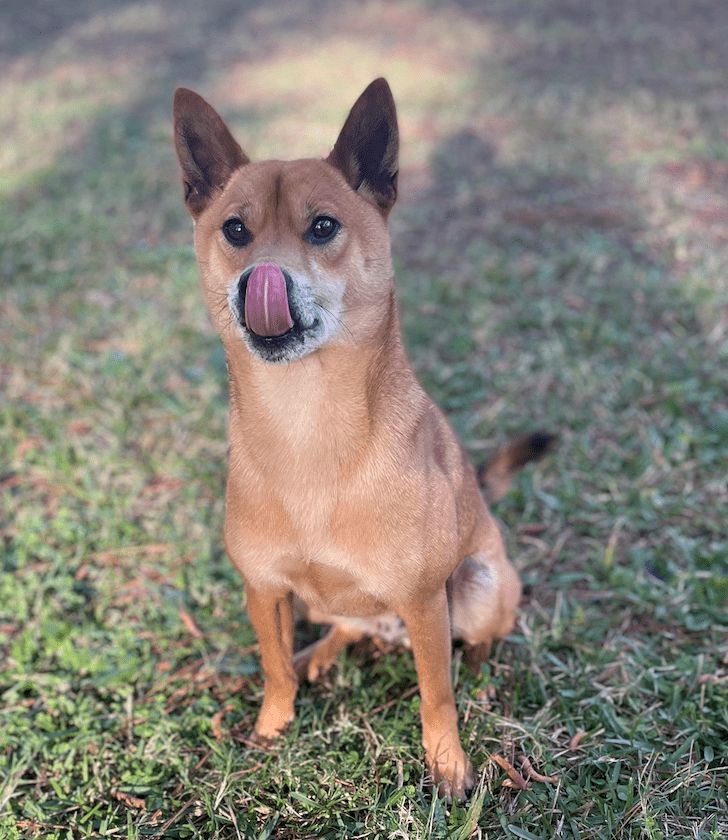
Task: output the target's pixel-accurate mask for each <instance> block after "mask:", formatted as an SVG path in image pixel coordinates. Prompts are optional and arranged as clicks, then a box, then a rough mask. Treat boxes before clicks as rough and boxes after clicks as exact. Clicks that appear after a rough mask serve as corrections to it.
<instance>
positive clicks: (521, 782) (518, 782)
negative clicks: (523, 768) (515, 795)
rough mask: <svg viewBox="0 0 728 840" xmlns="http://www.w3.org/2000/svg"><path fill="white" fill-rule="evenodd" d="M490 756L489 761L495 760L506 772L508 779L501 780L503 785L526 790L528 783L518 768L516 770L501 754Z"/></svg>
mask: <svg viewBox="0 0 728 840" xmlns="http://www.w3.org/2000/svg"><path fill="white" fill-rule="evenodd" d="M490 758H491V761H495V763H496V764H497V765H498V766H499V767H500V768H501V769H502V770H505V771H506V773H508V779H507V780H506V781H505V782H503V785H504V787H513V788H517V789H518V790H528V783H527V782H526V780H525V779H524V778H523V776H522V775H521V774H520V773H519V772H518V770H516V768H515V767H514V766H513V765H512V764H511V763H510V761H506V759H505V758H503V756H502V755H492V756H491V757H490Z"/></svg>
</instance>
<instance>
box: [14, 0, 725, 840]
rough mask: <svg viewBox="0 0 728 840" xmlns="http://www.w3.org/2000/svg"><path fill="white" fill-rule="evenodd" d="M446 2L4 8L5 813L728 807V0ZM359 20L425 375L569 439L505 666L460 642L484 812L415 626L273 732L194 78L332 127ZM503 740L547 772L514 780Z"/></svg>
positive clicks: (671, 812) (214, 93) (239, 113)
mask: <svg viewBox="0 0 728 840" xmlns="http://www.w3.org/2000/svg"><path fill="white" fill-rule="evenodd" d="M16 5H17V8H16ZM430 6H431V8H430V7H428V6H426V5H425V4H419V3H414V2H413V3H407V2H404V1H403V2H401V3H400V2H396V3H392V4H384V5H383V4H380V5H377V4H364V6H362V7H357V8H359V11H360V14H358V15H357V16H354V17H352V15H351V8H349V7H348V6H347V5H346V4H344V6H343V7H342V9H341V10H340V11H338V12H334V11H333V10H332V11H331V15H330V17H329V20H328V24H329V25H330V27H331V35H330V36H328V35H326V34H324V33H322V32H321V30H320V27H319V26H318V25H316V26H313V25H312V24H311V22H310V16H308V17H307V15H306V14H305V11H306V9H307V8H308V6H307V4H300V6H297V7H296V8H297V9H298V11H296V10H294V9H293V8H292V7H286V9H287V11H285V13H284V10H283V9H282V8H281V9H278V7H277V5H276V4H266V6H265V8H263V7H260V8H257V7H255V6H253V5H252V4H251V5H250V6H249V7H248V6H245V5H242V6H241V7H240V8H239V9H237V11H236V12H235V15H234V16H233V17H232V18H231V17H230V14H229V10H226V8H223V4H222V3H217V2H213V3H209V4H206V7H205V10H204V11H201V12H199V14H197V15H187V14H186V13H185V12H184V10H173V9H171V8H170V9H166V8H163V7H162V5H161V4H154V3H142V4H139V5H137V6H132V5H130V6H128V7H123V8H117V7H115V6H114V7H112V6H109V7H108V8H105V7H104V6H103V5H99V7H98V9H95V10H94V14H92V15H90V16H89V17H88V18H87V19H86V18H79V19H75V18H74V17H73V15H72V14H71V12H70V11H68V12H64V10H63V9H62V8H60V7H58V8H56V7H54V9H55V11H53V12H51V10H50V7H49V10H48V11H47V15H51V14H53V15H55V16H56V17H55V18H53V21H55V23H54V27H51V28H50V29H49V30H48V31H47V32H45V33H42V32H37V31H36V29H33V28H32V27H31V28H30V29H26V28H24V26H25V24H24V21H25V20H26V18H25V17H24V16H23V14H22V7H21V6H20V5H19V4H14V3H13V4H10V12H9V17H8V20H9V21H10V22H11V24H12V26H14V27H15V30H11V32H15V34H16V36H17V37H15V38H11V39H10V40H8V39H5V40H0V48H2V49H3V50H5V52H4V53H3V57H4V59H5V60H6V61H7V63H8V64H7V66H8V84H7V85H6V86H5V88H4V90H3V93H2V102H3V106H4V107H3V113H4V116H3V131H4V148H3V152H2V157H1V158H0V161H1V162H2V165H1V167H0V211H1V212H0V284H1V285H2V301H1V302H0V347H1V348H2V350H0V386H1V387H0V428H1V429H2V434H1V435H0V499H1V500H2V501H1V502H0V535H1V536H2V545H3V551H2V554H1V555H0V563H1V564H2V573H1V574H0V838H2V840H5V838H26V837H27V838H33V837H43V838H51V840H71V838H72V840H76V838H86V837H94V838H95V837H124V838H143V837H153V836H157V837H165V838H184V837H203V838H220V840H223V838H224V839H225V840H227V838H230V840H233V838H241V837H243V838H387V840H388V838H397V837H401V838H462V840H464V839H465V838H470V837H473V838H490V839H491V840H494V838H501V837H508V838H525V840H532V838H536V839H537V840H547V838H556V837H564V838H575V839H577V840H578V839H580V840H591V838H594V840H596V838H599V840H601V838H607V837H608V838H617V839H618V840H623V838H624V840H626V838H647V840H668V838H670V839H671V838H677V837H686V838H687V837H690V838H696V839H697V840H719V838H725V837H726V836H728V802H727V798H726V789H727V786H728V632H727V631H728V610H727V609H726V605H727V602H728V559H727V558H728V537H727V536H726V529H725V511H726V510H727V509H728V483H727V476H728V470H727V464H728V315H727V314H726V313H727V312H728V292H727V291H726V289H727V287H726V284H725V276H726V267H728V246H727V245H726V239H725V236H724V231H725V226H726V224H728V187H727V186H726V172H727V171H728V164H727V163H726V161H728V141H726V137H725V133H724V131H725V125H726V120H725V117H726V114H725V110H726V109H725V104H724V103H725V97H724V96H723V90H724V85H723V80H724V79H725V75H726V72H728V66H726V64H725V60H724V57H723V56H724V49H723V47H724V44H723V42H722V40H721V36H720V33H721V32H722V31H723V29H721V26H722V25H725V23H726V13H725V12H724V11H723V10H722V7H719V6H718V5H717V4H716V5H715V8H713V9H712V11H711V14H712V15H713V17H712V18H711V17H710V16H706V14H704V13H702V12H701V11H700V9H701V8H702V7H700V6H699V4H697V3H696V4H690V3H687V4H682V3H677V2H675V3H673V2H667V3H666V4H665V10H666V11H665V15H664V19H663V20H662V21H661V23H660V26H656V25H655V21H653V20H651V19H650V18H649V15H648V13H647V12H640V11H638V10H635V9H632V11H631V12H630V15H627V13H626V12H625V11H624V10H623V9H622V8H621V5H620V4H619V3H617V4H616V5H614V4H608V6H607V5H599V4H596V2H594V3H589V2H587V3H585V4H583V8H584V9H585V10H590V12H591V13H592V16H591V17H588V16H586V14H585V16H584V17H582V18H574V17H573V16H569V15H566V14H565V13H563V10H561V7H560V6H559V5H558V4H556V3H555V2H549V1H548V0H544V2H542V3H531V2H528V3H527V2H514V3H510V2H509V3H507V4H506V3H500V2H496V0H493V2H488V3H486V4H482V6H483V8H482V14H475V13H471V12H469V11H468V8H467V4H464V3H463V4H462V5H461V4H458V3H454V2H453V3H452V4H441V7H440V6H438V7H435V6H434V4H430ZM630 8H632V7H631V6H630ZM44 19H45V18H44ZM39 20H40V19H39ZM41 23H42V21H41ZM38 25H40V23H39V24H38ZM251 32H255V33H257V35H256V38H255V39H253V40H251V36H250V33H251ZM152 43H153V44H154V45H155V46H154V48H152V47H150V44H152ZM356 43H360V44H362V45H363V46H362V52H361V55H359V56H358V57H357V59H356V65H355V66H356V68H357V72H359V71H360V72H361V74H362V78H361V79H356V80H354V79H350V80H349V81H347V85H349V84H351V87H352V89H353V90H354V93H353V95H356V92H357V91H358V90H359V89H363V87H364V86H365V85H366V83H367V82H368V81H370V78H369V77H368V76H367V77H366V78H364V77H363V76H364V74H365V73H366V74H369V73H370V71H371V75H374V74H376V73H378V72H385V73H389V74H390V81H391V82H392V85H393V88H394V91H395V95H396V96H397V98H398V104H399V109H400V116H401V119H402V124H403V136H404V140H405V147H404V158H403V165H404V171H403V176H402V189H403V200H402V203H401V206H400V207H399V208H398V209H397V210H396V211H395V216H394V219H393V224H392V227H393V233H394V250H395V258H396V262H397V270H398V289H399V295H400V300H401V305H402V314H403V323H404V327H405V337H406V341H407V344H408V347H409V349H410V353H411V356H412V360H413V364H414V366H415V369H416V371H417V373H418V375H419V376H420V378H421V379H422V382H423V383H424V384H425V385H426V387H427V388H428V390H429V391H430V392H431V393H432V395H433V396H434V397H435V399H436V400H437V401H438V402H439V403H440V404H441V405H442V406H443V407H444V408H445V409H446V410H447V412H448V414H449V416H450V417H451V418H452V421H453V423H454V425H455V426H456V428H457V429H458V432H459V433H460V434H461V436H462V438H463V440H464V441H465V443H466V445H467V446H468V448H469V449H470V450H471V451H472V452H473V455H474V457H475V458H476V460H481V459H483V458H485V457H486V454H487V452H488V451H489V450H491V449H492V448H493V447H494V446H495V445H496V444H497V443H498V442H500V441H503V440H505V439H506V438H507V437H508V436H510V435H513V434H516V433H519V432H522V431H526V430H529V429H535V428H539V427H543V428H549V429H553V430H556V431H558V432H559V435H560V443H559V447H558V450H557V451H556V453H555V454H554V455H553V456H551V457H550V458H549V459H547V460H546V461H545V462H544V463H543V464H540V465H538V466H537V467H535V468H533V469H530V470H528V471H526V472H525V473H524V474H523V475H521V476H519V479H518V482H517V485H516V487H515V488H514V490H513V491H512V492H511V493H510V494H509V495H508V496H507V497H506V498H505V499H504V500H503V501H502V502H500V503H499V505H498V506H497V509H496V512H497V514H498V516H499V517H500V518H501V520H502V521H503V522H504V525H505V527H506V532H507V540H508V544H509V548H510V552H511V556H512V557H513V558H514V560H515V562H516V564H517V566H518V568H519V570H520V572H521V575H522V578H523V580H524V583H525V584H526V585H527V591H528V596H527V598H526V599H525V601H524V604H523V607H522V610H521V613H520V617H519V623H518V627H517V629H516V631H515V632H514V633H513V634H512V635H511V636H510V637H509V638H508V639H507V640H506V641H505V642H504V643H503V644H501V645H500V646H499V647H498V648H497V649H496V650H495V651H494V653H493V657H492V658H491V660H490V661H489V662H488V663H487V664H486V665H485V666H484V667H483V670H482V672H481V673H480V674H477V675H473V674H471V673H469V672H468V671H467V670H466V669H465V667H464V666H462V665H461V663H460V658H459V654H456V656H455V659H454V664H453V670H454V677H455V681H456V695H457V702H458V705H459V711H460V717H461V731H462V735H463V739H464V741H465V743H466V746H467V750H468V752H469V754H470V756H471V758H472V759H473V761H474V763H475V765H476V767H477V768H478V770H479V777H478V787H477V790H476V792H475V794H474V796H473V798H472V799H471V800H470V801H469V802H468V803H465V804H463V805H461V806H452V807H451V808H448V807H446V806H445V805H444V804H443V803H442V802H440V801H438V800H437V799H434V798H433V797H432V795H431V793H430V791H429V790H428V788H427V785H426V780H425V779H424V774H423V767H422V749H421V746H420V743H419V737H420V736H419V719H418V718H419V715H418V704H419V698H418V695H417V693H416V691H413V687H414V686H415V674H414V668H413V664H412V660H411V656H410V654H408V653H406V652H405V653H400V652H389V653H383V652H381V651H377V650H375V649H373V648H371V647H366V646H363V647H360V648H357V649H354V650H352V651H349V652H348V653H347V654H346V656H345V657H343V658H342V660H341V662H340V663H339V665H338V667H337V668H336V669H335V670H334V671H333V672H332V673H331V674H330V675H329V676H328V677H327V678H326V679H324V680H323V681H322V682H320V683H318V684H316V685H311V686H309V685H304V686H302V687H301V690H300V693H299V699H298V706H297V713H298V717H297V719H296V721H295V723H294V724H293V726H292V728H291V731H290V732H289V733H288V734H287V735H286V736H285V737H284V738H283V739H282V741H281V743H280V746H279V747H278V749H277V750H276V751H275V752H273V753H264V752H261V751H259V750H257V749H253V748H251V747H250V746H249V745H248V743H247V737H248V735H249V733H250V731H251V727H252V723H253V721H254V718H255V714H256V711H257V709H258V706H259V704H260V699H261V694H262V676H261V673H260V670H259V666H258V656H257V648H256V645H255V637H254V634H253V632H252V629H251V627H250V625H249V623H248V621H247V618H246V616H245V610H244V592H243V588H242V585H241V582H240V580H239V578H238V576H237V574H236V573H235V572H234V571H233V569H232V568H231V566H230V564H229V562H228V560H227V559H226V557H225V555H224V551H223V549H222V541H221V531H222V517H223V495H224V482H225V469H226V463H225V462H226V449H227V443H226V418H227V396H226V381H225V365H224V358H223V355H222V353H221V350H220V347H219V343H218V340H217V338H216V336H215V335H214V333H213V331H212V328H211V326H210V323H209V319H208V316H207V314H206V312H205V310H204V305H203V301H202V296H201V294H200V292H199V289H198V286H197V269H196V265H195V263H194V258H193V254H192V246H191V231H190V224H189V221H188V218H187V216H186V213H185V211H184V208H183V207H182V200H181V189H180V187H179V184H178V180H177V171H176V162H175V160H174V157H173V152H172V147H171V126H170V117H169V108H170V99H171V92H172V90H173V88H174V86H175V84H177V83H185V84H189V85H190V86H193V87H196V88H197V89H199V90H200V91H201V92H203V93H205V94H207V95H209V96H210V98H212V99H214V101H215V104H216V105H217V106H219V108H220V110H221V111H222V112H223V113H224V114H225V115H226V116H227V115H230V116H231V122H232V123H233V124H234V125H235V127H236V130H237V131H238V132H239V133H240V136H241V140H243V144H244V145H245V146H247V147H248V148H255V149H258V150H261V152H262V151H264V150H265V149H266V143H267V142H270V145H271V147H272V148H276V149H285V148H287V145H286V144H287V143H288V142H289V140H290V139H291V136H292V135H291V131H292V126H295V125H297V124H299V123H300V124H301V127H302V129H301V130H302V131H304V133H305V139H306V149H305V150H303V151H308V152H310V153H314V154H315V153H324V152H325V151H326V149H327V148H328V147H330V145H331V142H332V141H333V139H334V137H335V134H336V131H337V130H338V127H339V125H340V123H341V121H342V120H343V118H344V116H345V111H346V108H347V107H348V106H349V105H350V104H351V103H350V102H349V98H350V95H349V92H348V90H347V91H345V94H346V96H344V92H341V91H338V92H336V91H333V90H332V95H331V102H330V103H329V101H328V97H327V90H326V86H325V85H322V84H321V78H322V77H323V76H322V74H326V73H328V74H329V77H330V74H331V72H334V71H332V68H333V67H336V68H338V67H339V66H340V63H341V57H342V54H344V53H346V50H347V49H351V44H356ZM2 45H4V46H2ZM347 45H349V46H347ZM412 45H415V46H416V49H415V47H413V46H412ZM666 56H669V61H668V60H667V59H666V58H665V57H666ZM296 69H298V76H297V75H296ZM335 72H339V70H336V71H335ZM299 77H300V78H299ZM422 79H426V80H429V81H430V82H432V84H431V85H429V84H428V85H423V84H422V83H421V80H422ZM246 80H247V83H246ZM251 80H252V81H251ZM294 81H295V82H296V84H295V85H294ZM355 82H356V83H355ZM433 85H434V87H433ZM332 87H336V86H332ZM424 87H427V88H428V90H429V91H430V92H429V93H428V91H425V90H424V89H423V90H422V91H420V88H424ZM297 89H300V91H301V93H300V96H298V97H297V96H296V92H297ZM448 90H454V91H457V96H453V97H452V98H448V97H447V91H448ZM312 91H315V95H314V94H313V93H312ZM418 91H420V92H418ZM432 91H435V92H436V95H435V94H434V93H432ZM398 92H399V93H398ZM278 100H285V103H286V107H285V109H282V108H281V107H280V105H279V102H278ZM314 100H315V101H314ZM339 107H340V109H341V110H340V112H339V111H338V110H337V108H339ZM312 109H313V110H312ZM307 114H308V118H309V122H307ZM314 118H315V123H312V122H311V120H313V119H314ZM251 126H252V128H251ZM266 126H269V128H268V129H266ZM246 131H251V132H254V134H255V136H251V140H250V144H246V143H245V142H244V138H245V136H246V134H245V132H246ZM266 131H267V134H266ZM308 132H311V134H310V135H309V134H308ZM319 137H320V138H322V141H321V148H318V147H317V146H316V145H315V144H316V143H317V142H318V140H317V138H319ZM295 142H298V140H296V141H295ZM296 153H300V150H297V152H296ZM408 155H410V156H409V157H408ZM424 162H427V169H426V170H423V169H422V166H423V164H424ZM408 167H409V168H408ZM408 185H409V186H408ZM301 633H302V634H304V633H305V630H301ZM492 756H500V757H501V759H505V760H506V761H507V762H509V763H510V764H511V765H512V766H513V767H514V768H515V769H517V770H519V771H520V772H521V773H522V774H524V775H525V774H526V771H525V769H524V766H523V764H522V759H524V758H526V759H528V760H529V761H530V762H531V764H532V765H533V767H534V768H535V769H536V771H538V772H539V773H540V774H542V777H549V778H548V779H547V780H543V779H541V780H539V779H535V778H534V779H531V780H530V781H529V783H528V787H527V789H525V790H521V789H518V788H517V787H509V786H508V784H507V781H508V776H507V773H506V772H505V771H504V770H503V769H502V767H501V765H499V764H498V763H497V762H495V761H493V760H492ZM504 783H506V784H504Z"/></svg>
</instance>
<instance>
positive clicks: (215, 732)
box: [211, 705, 234, 741]
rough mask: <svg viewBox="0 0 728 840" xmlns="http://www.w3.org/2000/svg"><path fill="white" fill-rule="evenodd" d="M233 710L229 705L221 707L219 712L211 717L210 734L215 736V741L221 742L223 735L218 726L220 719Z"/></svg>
mask: <svg viewBox="0 0 728 840" xmlns="http://www.w3.org/2000/svg"><path fill="white" fill-rule="evenodd" d="M233 708H234V706H231V705H227V706H223V707H222V709H220V711H219V712H215V714H214V715H213V716H212V720H211V723H212V734H213V735H214V736H215V740H216V741H222V739H223V734H222V729H221V728H220V724H221V723H222V719H223V718H224V717H225V715H226V714H227V713H228V712H231V711H232V710H233Z"/></svg>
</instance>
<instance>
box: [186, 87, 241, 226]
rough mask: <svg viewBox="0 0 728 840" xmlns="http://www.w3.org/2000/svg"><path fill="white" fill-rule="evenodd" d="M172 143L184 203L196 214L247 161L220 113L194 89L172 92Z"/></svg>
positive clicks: (194, 216)
mask: <svg viewBox="0 0 728 840" xmlns="http://www.w3.org/2000/svg"><path fill="white" fill-rule="evenodd" d="M174 146H175V149H176V150H177V157H178V159H179V164H180V166H181V167H182V181H183V183H184V187H185V203H186V204H187V209H188V210H189V211H190V214H191V215H192V217H193V218H197V217H198V216H199V215H200V213H202V211H203V210H204V209H205V208H206V207H207V205H208V204H209V203H210V201H211V200H212V199H213V197H214V196H215V194H216V193H217V192H219V191H222V190H223V189H224V187H225V185H226V184H227V182H228V181H229V180H230V176H231V175H232V173H233V172H234V171H235V170H236V169H238V167H240V166H244V165H245V164H246V163H250V160H249V159H248V157H247V155H246V154H245V152H244V151H243V150H242V149H241V148H240V146H239V145H238V144H237V143H236V141H235V139H234V138H233V136H232V134H230V131H229V130H228V127H227V126H226V125H225V123H224V122H223V121H222V119H221V117H220V116H219V114H218V113H217V112H216V111H215V109H214V108H212V106H211V105H208V104H207V102H205V100H204V99H203V98H202V97H201V96H199V95H198V94H196V93H195V92H194V91H191V90H187V88H177V90H176V91H175V94H174Z"/></svg>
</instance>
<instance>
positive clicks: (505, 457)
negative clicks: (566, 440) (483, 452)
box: [478, 431, 558, 502]
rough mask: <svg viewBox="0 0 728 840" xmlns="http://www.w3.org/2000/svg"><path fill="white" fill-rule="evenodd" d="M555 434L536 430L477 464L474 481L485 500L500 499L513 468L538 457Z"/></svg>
mask: <svg viewBox="0 0 728 840" xmlns="http://www.w3.org/2000/svg"><path fill="white" fill-rule="evenodd" d="M557 437H558V436H557V435H554V434H551V432H544V431H539V432H534V433H533V434H530V435H524V436H523V437H519V438H516V439H515V440H512V441H511V442H510V443H508V444H506V445H505V446H504V447H502V448H501V449H499V450H498V451H497V452H496V453H495V455H493V457H492V458H491V459H490V460H489V461H487V462H486V463H485V464H483V465H482V466H481V467H479V469H478V481H479V482H480V486H481V487H482V488H483V491H484V493H485V497H486V499H487V500H488V502H497V501H498V499H502V498H503V496H505V494H506V493H507V492H508V490H509V489H510V487H511V484H512V483H513V476H514V474H515V472H516V470H519V469H520V468H521V467H523V466H525V465H526V464H528V463H529V461H539V460H541V458H543V457H544V455H546V454H547V453H548V452H550V451H551V450H552V449H553V447H554V443H555V442H556V440H557Z"/></svg>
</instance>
